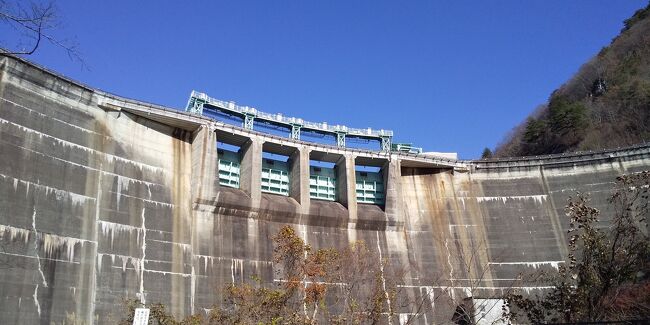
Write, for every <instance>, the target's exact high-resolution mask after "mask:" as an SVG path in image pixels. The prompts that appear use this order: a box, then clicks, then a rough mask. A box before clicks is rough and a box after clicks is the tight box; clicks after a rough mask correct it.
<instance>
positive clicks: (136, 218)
mask: <svg viewBox="0 0 650 325" xmlns="http://www.w3.org/2000/svg"><path fill="white" fill-rule="evenodd" d="M218 142H219V143H226V144H228V145H231V146H235V147H238V148H239V150H238V151H237V152H236V154H235V155H234V156H236V157H233V152H230V151H228V150H225V151H221V150H222V149H221V148H219V146H218V145H217V143H218ZM384 144H386V143H384ZM264 153H274V154H278V155H283V156H286V157H288V158H287V160H286V161H282V162H279V163H277V162H276V163H274V162H272V161H268V160H267V159H266V158H265V155H264ZM229 156H230V160H229V159H228V157H229ZM221 157H222V158H223V159H221ZM313 160H316V161H323V162H328V163H330V164H331V165H332V166H333V167H332V168H331V169H327V168H323V170H321V169H320V168H318V167H314V166H311V165H310V161H313ZM226 163H228V164H226ZM357 166H370V167H374V168H375V171H373V172H363V171H360V170H359V169H358V168H357ZM649 168H650V146H647V145H640V146H636V147H630V148H625V149H617V150H608V151H601V152H591V153H575V154H567V155H556V156H546V157H525V158H512V159H502V160H480V161H479V160H477V161H465V160H456V159H450V158H445V157H439V156H431V155H423V154H418V153H408V152H395V151H390V150H377V151H371V150H362V149H354V148H347V147H344V146H335V145H324V144H318V143H312V142H307V141H303V140H301V139H300V138H299V137H281V136H277V135H272V134H268V133H262V132H258V131H256V130H252V129H250V128H246V127H239V126H233V125H229V124H226V123H223V122H220V121H217V120H215V119H212V118H210V117H207V116H204V115H200V114H196V113H195V112H182V111H179V110H175V109H170V108H166V107H161V106H157V105H153V104H149V103H144V102H140V101H137V100H131V99H127V98H122V97H119V96H116V95H113V94H109V93H106V92H103V91H100V90H97V89H93V88H91V87H89V86H86V85H83V84H81V83H78V82H75V81H72V80H69V79H66V78H65V77H63V76H60V75H57V74H56V73H53V72H51V71H48V70H47V69H44V68H42V67H39V66H37V65H35V64H32V63H30V62H27V61H24V60H22V59H18V58H15V57H11V56H2V57H0V298H1V299H2V303H1V304H0V323H6V324H64V323H66V324H67V323H70V322H71V320H74V321H76V322H78V323H88V324H91V323H94V324H114V323H117V321H119V320H120V319H121V318H123V316H124V315H123V314H124V312H123V309H122V302H123V300H124V299H127V298H129V299H139V300H141V301H143V302H146V303H163V304H165V305H166V306H167V307H168V309H169V310H170V311H171V312H173V313H174V315H176V316H177V317H183V316H186V315H189V314H193V313H203V312H205V310H206V308H210V306H213V305H215V304H219V303H221V302H222V301H223V298H224V297H223V294H222V293H221V292H220V290H218V289H219V288H223V287H224V286H225V285H227V284H229V283H233V282H234V283H239V282H242V281H246V280H247V279H250V277H251V276H259V277H260V278H261V279H262V281H263V282H264V283H273V282H274V277H275V276H276V273H275V272H274V270H273V263H272V255H273V247H272V244H271V241H270V238H271V236H273V235H274V234H275V233H277V231H278V230H279V229H280V228H281V227H282V226H284V225H287V224H289V225H292V226H293V227H294V228H295V229H296V230H297V231H298V232H299V234H300V236H301V237H302V238H303V239H305V241H306V242H308V243H309V244H311V245H312V246H314V247H316V248H319V247H343V246H346V245H348V244H349V243H351V242H354V241H357V240H363V241H364V242H365V243H367V245H368V247H372V248H373V249H376V250H377V251H378V252H379V255H380V256H382V258H383V259H387V260H389V261H390V265H396V266H402V267H406V269H407V270H408V272H407V274H406V275H405V276H404V278H403V280H402V282H403V283H400V284H399V285H398V286H399V287H400V288H402V289H403V290H404V294H406V295H409V296H411V297H420V298H421V299H422V301H424V303H425V305H426V306H427V307H428V308H427V309H426V310H425V311H424V312H423V314H424V315H422V317H420V318H418V320H417V323H420V324H425V323H426V324H430V323H433V322H436V323H443V322H449V321H451V319H452V314H453V312H454V309H455V306H456V305H458V303H459V301H462V299H463V298H466V297H468V296H473V297H474V298H487V297H494V296H498V294H499V292H502V291H503V290H505V289H508V288H512V287H513V286H516V289H518V290H522V291H525V292H529V293H534V292H536V291H539V290H543V289H544V288H545V287H544V286H543V285H540V284H539V283H528V282H516V284H513V283H514V282H513V280H514V279H516V278H517V277H518V275H519V274H521V273H526V272H534V271H536V270H544V269H547V270H553V269H554V268H557V267H558V265H561V264H562V263H563V261H564V258H565V256H566V254H567V238H566V230H567V228H568V220H567V218H566V217H565V214H564V206H565V204H566V200H567V198H568V197H569V196H570V195H571V194H572V193H575V192H576V191H581V192H588V193H591V198H592V203H593V205H594V206H595V207H597V208H599V209H601V210H604V211H607V210H608V205H607V197H608V196H609V194H610V191H611V188H612V185H613V183H614V181H615V177H616V176H618V175H621V174H626V173H633V172H638V171H642V170H648V169H649ZM325 169H326V170H325ZM274 173H275V174H274ZM321 181H322V182H321ZM321 183H322V184H321ZM321 185H322V189H321ZM470 256H471V258H470ZM378 263H379V261H378ZM440 297H443V298H440ZM438 298H440V299H438ZM413 312H414V311H413V310H409V307H408V306H406V307H402V308H400V309H397V310H396V313H397V314H399V315H397V316H396V317H394V318H393V319H392V321H393V323H395V324H397V323H399V322H398V318H399V319H403V317H402V315H408V314H409V313H413ZM398 316H399V317H398ZM386 322H388V320H386Z"/></svg>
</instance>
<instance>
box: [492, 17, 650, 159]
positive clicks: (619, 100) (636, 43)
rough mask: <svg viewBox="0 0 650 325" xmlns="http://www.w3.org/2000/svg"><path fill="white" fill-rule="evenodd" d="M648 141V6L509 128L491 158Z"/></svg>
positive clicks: (649, 73)
mask: <svg viewBox="0 0 650 325" xmlns="http://www.w3.org/2000/svg"><path fill="white" fill-rule="evenodd" d="M649 140H650V4H649V5H648V6H647V7H646V8H644V9H641V10H639V11H637V12H636V13H635V14H634V15H633V16H632V17H631V18H630V19H627V20H626V21H625V22H624V28H623V30H622V31H621V34H620V35H619V36H617V37H616V38H615V39H614V40H613V41H612V43H611V44H610V45H609V46H608V47H605V48H603V49H602V50H601V51H600V53H598V55H597V56H596V57H594V58H593V59H591V60H590V61H589V62H587V63H586V64H584V65H583V66H582V67H581V68H580V70H579V71H578V72H577V73H576V74H575V76H574V77H573V78H572V79H571V80H569V81H568V82H567V83H565V84H564V85H562V86H561V87H560V88H559V89H557V90H555V91H554V92H553V93H552V94H551V96H550V98H549V102H548V103H547V104H546V105H543V106H542V107H541V108H538V109H537V110H536V112H534V113H533V114H531V116H530V117H529V118H528V119H527V120H526V122H525V123H523V124H522V125H520V126H517V127H515V128H514V129H513V131H512V132H511V134H509V135H508V136H507V137H506V139H504V141H503V142H502V143H501V144H499V145H498V146H497V148H496V150H495V153H494V154H495V156H496V157H512V156H530V155H543V154H554V153H562V152H568V151H582V150H595V149H605V148H616V147H622V146H629V145H635V144H638V143H643V142H646V141H649Z"/></svg>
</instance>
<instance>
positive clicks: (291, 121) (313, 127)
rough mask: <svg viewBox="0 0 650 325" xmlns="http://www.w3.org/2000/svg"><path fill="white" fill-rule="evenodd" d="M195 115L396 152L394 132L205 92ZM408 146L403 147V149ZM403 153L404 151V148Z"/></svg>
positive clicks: (196, 99) (193, 98)
mask: <svg viewBox="0 0 650 325" xmlns="http://www.w3.org/2000/svg"><path fill="white" fill-rule="evenodd" d="M185 110H186V111H187V112H190V113H193V114H199V115H203V112H204V111H213V112H216V113H222V114H226V115H230V116H237V117H240V118H241V119H242V120H243V127H244V128H245V129H249V130H252V129H253V125H254V124H255V121H260V122H262V123H265V124H269V125H273V126H278V127H281V128H286V129H287V130H290V131H291V133H290V137H291V138H292V139H295V140H300V133H301V132H302V131H307V132H311V133H316V134H320V135H328V136H333V137H335V138H336V145H337V147H341V148H344V147H345V143H346V138H358V139H363V140H375V141H379V143H380V144H381V146H380V148H381V151H385V152H390V151H391V150H395V148H394V147H395V146H392V145H391V144H392V138H393V131H390V130H373V129H371V128H367V129H355V128H349V127H347V126H344V125H329V124H327V122H320V123H318V122H309V121H304V120H303V119H300V118H295V117H286V116H283V115H282V114H280V113H277V114H271V113H265V112H262V111H259V110H257V109H255V108H253V107H248V106H239V105H236V104H235V103H234V102H232V101H228V102H227V101H223V100H219V99H215V98H212V97H210V96H208V95H206V94H204V93H201V92H198V91H195V90H193V91H192V94H191V95H190V99H189V101H188V102H187V107H186V109H185ZM401 146H404V144H400V146H398V147H399V148H402V147H401ZM402 150H403V149H402Z"/></svg>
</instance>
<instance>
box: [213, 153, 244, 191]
mask: <svg viewBox="0 0 650 325" xmlns="http://www.w3.org/2000/svg"><path fill="white" fill-rule="evenodd" d="M217 154H218V157H219V184H220V185H223V186H228V187H234V188H239V172H240V167H239V166H240V165H239V164H240V159H239V153H237V152H233V151H229V150H223V149H218V150H217Z"/></svg>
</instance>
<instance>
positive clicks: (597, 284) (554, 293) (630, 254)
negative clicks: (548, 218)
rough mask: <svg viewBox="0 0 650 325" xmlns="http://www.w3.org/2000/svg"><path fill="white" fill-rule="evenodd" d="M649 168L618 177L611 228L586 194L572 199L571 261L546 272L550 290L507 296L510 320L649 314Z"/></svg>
mask: <svg viewBox="0 0 650 325" xmlns="http://www.w3.org/2000/svg"><path fill="white" fill-rule="evenodd" d="M649 187H650V172H648V171H645V172H642V173H637V174H632V175H628V176H622V177H619V178H618V179H617V183H616V188H615V191H614V194H613V195H612V196H611V199H610V203H611V207H612V208H613V211H611V213H612V218H611V223H610V225H609V226H607V225H604V224H603V223H602V222H599V219H598V218H599V215H600V211H599V210H597V209H595V208H593V207H591V206H589V202H588V199H587V197H586V196H585V195H582V194H578V196H577V197H575V198H573V199H570V200H569V204H568V205H567V207H566V213H567V216H568V217H569V218H570V229H569V235H570V237H569V249H570V252H569V255H568V256H567V264H566V265H563V266H561V267H560V268H559V270H558V271H557V273H555V274H542V278H543V280H545V281H550V282H551V283H552V284H553V288H552V289H551V290H550V292H548V293H547V294H545V295H543V296H538V297H527V296H524V295H519V294H513V295H510V296H509V297H508V298H507V299H508V301H509V304H510V306H511V307H512V308H511V310H510V315H509V316H510V318H512V319H518V320H520V321H521V320H528V321H530V322H532V323H536V324H537V323H549V322H550V323H559V322H564V323H575V322H593V321H625V320H638V319H646V320H647V319H649V318H650V290H648V289H650V273H649V271H650V237H648V223H647V218H648V216H649V213H650V209H649V207H650V205H649V203H648V202H649V201H648V196H649V193H650V190H649Z"/></svg>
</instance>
